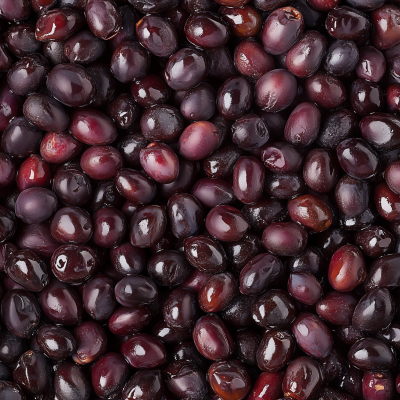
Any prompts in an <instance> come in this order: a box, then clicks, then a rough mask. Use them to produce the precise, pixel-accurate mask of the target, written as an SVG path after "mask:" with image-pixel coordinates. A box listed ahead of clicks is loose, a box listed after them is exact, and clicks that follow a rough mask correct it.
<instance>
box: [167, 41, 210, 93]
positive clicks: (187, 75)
mask: <svg viewBox="0 0 400 400" xmlns="http://www.w3.org/2000/svg"><path fill="white" fill-rule="evenodd" d="M182 62H183V63H184V64H185V71H184V70H183V69H182V68H181V67H180V65H181V63H182ZM206 74H207V59H206V57H205V56H204V55H203V53H202V52H201V51H199V50H197V49H191V48H183V49H181V50H179V51H177V52H176V53H175V54H174V55H173V56H172V57H170V59H169V60H168V63H167V65H166V67H165V71H164V79H165V81H166V82H167V84H168V86H170V87H171V88H172V89H174V90H188V89H191V88H193V87H195V86H196V85H198V84H199V83H200V82H201V81H202V80H203V79H204V78H205V76H206Z"/></svg>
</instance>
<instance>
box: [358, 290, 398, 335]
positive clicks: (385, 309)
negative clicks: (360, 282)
mask: <svg viewBox="0 0 400 400" xmlns="http://www.w3.org/2000/svg"><path fill="white" fill-rule="evenodd" d="M394 312H395V306H394V301H393V298H392V296H391V294H390V292H389V291H388V290H387V289H381V288H376V289H373V290H371V291H370V292H369V293H367V294H365V295H364V296H363V297H362V298H361V300H360V301H359V303H358V304H357V307H356V308H355V310H354V314H353V320H352V321H353V322H352V323H353V326H354V327H355V328H357V329H359V330H361V331H368V332H377V331H380V330H382V329H385V328H387V327H388V326H389V324H390V323H391V322H392V319H393V315H394Z"/></svg>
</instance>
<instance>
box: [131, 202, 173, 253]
mask: <svg viewBox="0 0 400 400" xmlns="http://www.w3.org/2000/svg"><path fill="white" fill-rule="evenodd" d="M166 228H167V214H166V212H165V211H164V209H163V208H161V207H160V206H144V207H142V208H139V209H138V210H137V211H136V212H135V213H134V214H133V216H132V219H131V229H130V240H131V243H132V244H133V245H134V246H136V247H142V248H147V247H152V246H154V245H155V244H157V243H158V241H159V240H160V239H161V238H162V237H163V235H164V233H165V230H166Z"/></svg>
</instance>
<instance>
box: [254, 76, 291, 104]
mask: <svg viewBox="0 0 400 400" xmlns="http://www.w3.org/2000/svg"><path fill="white" fill-rule="evenodd" d="M296 90H297V81H296V78H295V77H294V76H293V75H292V74H291V73H290V72H288V71H286V70H284V69H274V70H272V71H269V72H267V73H266V74H264V75H263V76H262V77H261V78H260V79H259V80H258V81H257V83H256V85H255V87H254V92H255V98H254V102H255V104H256V105H257V106H258V107H259V108H261V109H262V110H264V111H268V112H278V111H282V110H284V109H286V108H287V107H289V105H290V104H291V103H292V101H293V100H294V98H295V96H296Z"/></svg>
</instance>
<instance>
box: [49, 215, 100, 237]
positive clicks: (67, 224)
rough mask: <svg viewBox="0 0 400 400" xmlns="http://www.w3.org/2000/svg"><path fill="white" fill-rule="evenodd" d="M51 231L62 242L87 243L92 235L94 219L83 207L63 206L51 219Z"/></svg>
mask: <svg viewBox="0 0 400 400" xmlns="http://www.w3.org/2000/svg"><path fill="white" fill-rule="evenodd" d="M50 231H51V234H52V236H53V237H54V238H55V239H56V240H58V241H59V242H61V243H86V242H87V241H88V240H89V239H90V238H91V236H92V232H93V227H92V220H91V218H90V215H89V213H88V212H86V211H85V210H83V209H81V208H78V207H63V208H61V209H59V210H58V211H57V212H56V213H55V215H54V217H53V219H52V220H51V225H50Z"/></svg>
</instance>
